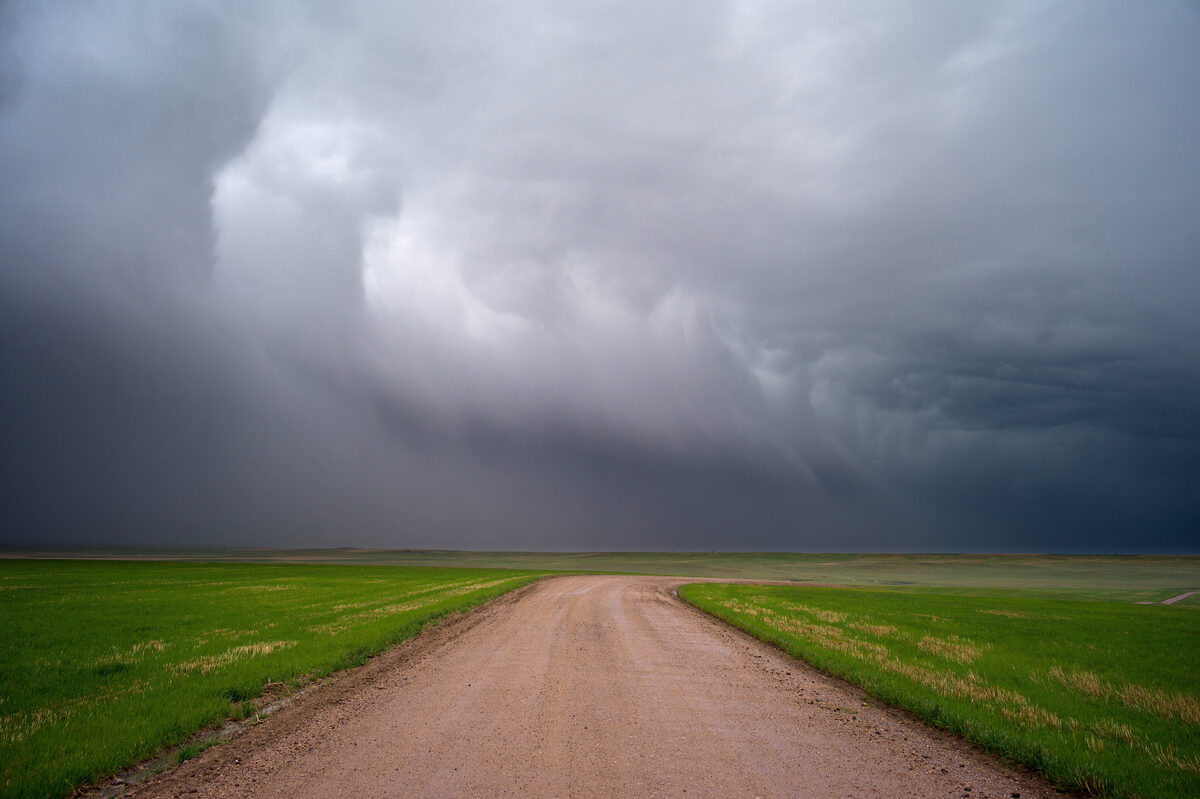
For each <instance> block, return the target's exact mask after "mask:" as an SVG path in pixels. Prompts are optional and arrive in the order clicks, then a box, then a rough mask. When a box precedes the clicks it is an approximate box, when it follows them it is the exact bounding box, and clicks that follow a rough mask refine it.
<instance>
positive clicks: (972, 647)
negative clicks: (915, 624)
mask: <svg viewBox="0 0 1200 799" xmlns="http://www.w3.org/2000/svg"><path fill="white" fill-rule="evenodd" d="M987 646H988V645H987V644H984V645H983V646H978V645H977V644H975V643H974V642H973V641H968V640H967V639H965V638H960V637H958V636H957V635H951V636H949V637H947V638H939V637H937V636H934V635H926V636H924V637H923V638H921V640H920V641H919V642H917V647H918V648H919V649H921V650H923V651H925V652H929V653H931V654H934V655H938V656H939V657H944V658H946V659H947V660H953V661H955V662H956V663H970V662H971V661H973V660H975V659H976V658H978V657H979V655H980V653H981V652H982V651H983V650H984V649H987Z"/></svg>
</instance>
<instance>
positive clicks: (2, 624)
mask: <svg viewBox="0 0 1200 799" xmlns="http://www.w3.org/2000/svg"><path fill="white" fill-rule="evenodd" d="M537 576H538V575H536V574H532V573H528V572H513V571H482V570H475V569H440V570H439V569H411V568H397V567H374V568H373V567H367V566H304V565H247V564H225V563H222V564H211V563H154V562H151V563H130V562H89V561H76V562H64V561H57V562H47V561H34V560H0V795H3V796H6V797H61V796H64V795H66V794H69V793H71V792H72V790H73V789H74V787H75V786H77V785H80V784H83V783H86V782H89V781H91V780H93V779H96V778H99V777H102V776H104V775H107V774H112V773H114V772H115V771H117V770H118V769H120V768H122V767H124V766H126V765H129V764H131V763H133V762H136V761H139V760H141V759H144V758H146V757H149V756H151V755H153V754H154V753H155V752H157V751H160V750H161V749H162V748H163V747H166V746H170V745H174V744H178V743H180V742H182V741H184V740H186V739H187V738H188V737H189V736H191V735H192V734H193V733H194V732H196V731H197V730H198V729H201V728H202V727H204V726H206V725H209V724H212V723H214V722H217V721H219V720H221V719H223V718H226V717H229V716H234V717H237V716H239V715H241V714H244V713H246V712H249V711H250V710H251V705H250V704H249V703H248V702H247V700H250V699H252V698H253V697H256V696H258V695H259V694H260V693H261V692H262V690H263V687H264V685H265V684H266V683H268V682H269V681H270V682H286V681H292V680H296V679H299V678H311V677H315V676H319V675H323V674H325V673H328V672H329V671H331V670H334V669H338V668H342V667H345V666H350V665H354V664H356V663H359V662H361V661H362V660H364V659H365V658H366V656H367V655H369V654H373V653H375V652H379V651H381V650H383V649H386V648H387V647H389V646H391V645H392V644H395V643H397V642H399V641H402V640H404V639H406V638H409V637H411V636H413V635H415V634H416V633H417V632H418V631H419V630H420V628H421V627H422V626H423V624H424V623H425V622H427V621H428V620H430V619H433V618H436V617H437V616H439V615H442V614H445V613H447V612H449V611H453V610H458V609H461V608H466V607H469V606H471V605H476V604H478V603H480V602H482V601H484V600H487V599H490V598H492V597H495V596H497V595H499V594H501V593H504V592H505V591H508V590H511V589H513V588H516V587H517V586H520V585H523V584H525V583H528V582H530V581H531V580H533V579H535V578H536V577H537Z"/></svg>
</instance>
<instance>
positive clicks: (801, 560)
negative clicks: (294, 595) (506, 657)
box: [10, 547, 1200, 607]
mask: <svg viewBox="0 0 1200 799" xmlns="http://www.w3.org/2000/svg"><path fill="white" fill-rule="evenodd" d="M10 552H11V553H13V554H19V555H23V556H26V557H52V558H67V557H84V558H99V557H112V558H121V559H137V558H146V559H163V560H201V561H225V562H258V563H282V562H286V563H342V564H358V565H370V566H428V567H436V568H443V569H446V568H467V567H472V568H490V569H525V570H535V571H555V572H585V573H597V572H611V573H625V574H661V575H680V576H686V577H717V578H725V579H728V580H779V581H784V582H792V583H813V584H834V585H847V586H859V587H897V588H902V587H913V588H919V587H926V586H938V587H945V588H955V589H960V590H962V591H965V592H968V593H976V592H978V591H980V590H981V589H1020V590H1022V591H1023V592H1025V593H1026V594H1038V595H1045V596H1047V597H1052V596H1062V597H1071V598H1096V599H1115V600H1122V601H1151V602H1152V601H1161V600H1163V599H1167V598H1169V597H1172V596H1175V595H1178V594H1181V593H1183V592H1185V591H1189V590H1195V589H1200V557H1197V556H1194V555H1193V556H1189V555H1044V554H878V553H865V554H864V553H832V554H830V553H810V552H470V551H458V550H407V549H404V550H398V549H255V548H226V549H192V550H181V549H134V548H110V549H99V548H83V549H79V548H76V549H71V548H62V547H59V548H53V549H40V550H38V549H32V548H25V549H23V550H10ZM1183 604H1185V605H1191V606H1193V607H1200V596H1194V597H1192V598H1190V599H1188V600H1186V601H1185V602H1184V603H1183Z"/></svg>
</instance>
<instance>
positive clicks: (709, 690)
mask: <svg viewBox="0 0 1200 799" xmlns="http://www.w3.org/2000/svg"><path fill="white" fill-rule="evenodd" d="M679 582H681V581H680V580H671V579H661V578H639V577H607V576H580V577H561V578H555V579H551V580H545V581H543V582H541V583H538V584H536V585H534V586H532V587H531V588H528V589H525V590H524V591H522V592H520V593H519V595H517V596H516V597H509V598H505V599H501V600H500V601H499V602H497V603H493V604H492V605H490V606H488V607H486V608H484V609H482V610H481V611H478V612H476V613H473V614H471V615H469V616H467V617H465V618H464V619H461V620H459V621H457V622H454V623H451V624H449V625H444V626H443V627H441V628H436V629H435V630H433V631H432V632H431V634H427V635H423V636H422V637H421V639H419V640H417V641H415V642H411V643H410V644H409V645H406V646H404V647H400V648H399V649H398V650H395V651H393V652H392V653H389V654H388V655H384V656H382V657H380V658H377V659H376V660H374V661H372V662H371V664H369V665H368V666H367V667H365V668H364V669H362V670H360V671H359V672H358V673H355V674H351V675H349V676H347V677H345V678H342V679H341V680H339V681H335V683H334V684H333V685H331V686H326V687H323V688H321V689H318V690H316V691H314V692H312V693H311V694H310V695H308V696H305V697H303V698H301V699H300V700H298V701H296V702H295V703H293V704H292V705H291V706H289V707H287V708H285V709H284V710H282V711H280V712H279V713H278V714H276V715H275V716H273V717H271V718H270V719H268V720H267V721H266V722H264V723H262V724H259V725H257V726H254V727H252V728H250V729H249V730H248V731H247V732H246V733H245V734H243V735H240V736H238V737H237V738H235V739H234V741H233V742H232V743H230V744H228V745H226V746H220V747H215V748H213V749H210V750H208V751H207V752H205V753H204V754H202V755H201V756H200V757H198V758H196V759H195V760H193V761H189V762H188V763H185V764H184V765H183V766H181V767H180V768H178V769H176V770H175V771H173V772H170V773H167V774H164V775H161V776H159V777H158V778H156V779H153V780H151V781H149V782H148V783H146V784H144V785H142V786H140V787H139V788H131V789H130V790H129V792H128V793H129V794H131V795H137V796H140V797H168V796H170V797H174V796H188V797H289V798H290V797H337V796H351V797H355V798H356V799H374V797H516V796H520V797H531V796H532V797H538V796H543V797H592V796H595V797H624V796H628V797H637V796H674V797H681V796H714V797H764V798H765V797H839V798H841V797H900V796H904V797H1015V796H1021V797H1048V796H1054V795H1056V794H1055V792H1054V791H1053V790H1051V789H1049V788H1048V787H1046V786H1045V785H1044V784H1043V783H1041V782H1040V781H1039V780H1037V779H1036V778H1033V777H1031V776H1029V775H1026V774H1021V773H1018V772H1015V771H1012V770H1010V769H1007V768H1004V767H1003V766H1001V765H1000V764H999V763H997V762H996V761H994V760H992V759H990V758H988V757H985V756H983V755H980V754H978V753H976V752H974V751H973V750H971V749H970V748H969V747H967V746H966V745H964V744H962V743H960V742H958V741H955V740H953V739H951V738H949V737H948V736H945V735H942V734H941V733H937V732H934V731H931V730H928V729H926V728H925V727H923V726H922V725H920V724H918V723H916V722H914V721H912V720H910V719H909V718H908V717H906V716H904V715H903V714H900V713H898V712H896V711H892V710H890V709H886V708H881V707H878V706H877V705H876V703H874V702H873V701H868V700H864V697H863V695H862V694H861V693H860V692H859V691H857V690H855V689H853V688H850V687H847V686H845V685H844V684H842V683H840V682H838V681H835V680H831V679H829V678H826V677H823V676H822V675H820V674H818V673H816V672H814V671H812V670H810V669H808V668H807V667H804V666H802V665H801V664H798V663H797V662H796V661H794V660H791V659H790V658H788V657H787V656H785V655H782V654H781V653H778V652H776V651H775V650H773V649H771V648H770V647H767V646H765V645H763V644H760V643H759V642H757V641H754V640H752V639H750V638H749V637H748V636H745V635H743V634H741V633H740V632H737V631H734V630H731V629H729V628H727V627H726V626H724V625H723V624H721V623H719V622H717V621H715V620H713V619H710V618H709V617H707V616H705V615H704V614H702V613H700V612H699V611H697V610H695V609H693V608H690V607H689V606H687V605H685V604H683V603H682V602H681V601H680V600H678V599H677V598H675V597H674V595H673V591H672V588H673V587H674V586H675V585H676V584H678V583H679Z"/></svg>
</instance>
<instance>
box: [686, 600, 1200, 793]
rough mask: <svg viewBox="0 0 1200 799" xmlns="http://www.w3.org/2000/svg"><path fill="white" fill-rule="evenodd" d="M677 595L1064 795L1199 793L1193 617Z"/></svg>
mask: <svg viewBox="0 0 1200 799" xmlns="http://www.w3.org/2000/svg"><path fill="white" fill-rule="evenodd" d="M680 595H681V596H683V597H684V598H685V599H687V600H688V601H689V602H692V603H693V604H695V605H697V606H698V607H700V608H701V609H703V610H706V611H708V612H710V613H713V614H715V615H717V616H719V617H721V618H723V619H725V620H727V621H729V622H731V623H733V624H735V625H736V626H738V627H741V628H743V629H745V630H747V631H748V632H750V633H752V634H754V635H756V636H757V637H759V638H762V639H764V640H767V641H770V642H773V643H775V644H778V645H779V646H781V647H782V648H784V649H785V650H787V651H788V652H790V653H792V654H793V655H796V656H798V657H801V658H804V659H805V660H808V661H809V662H811V663H812V664H813V665H815V666H817V667H818V668H820V669H823V670H825V671H828V672H831V673H833V674H837V675H840V676H843V677H846V678H848V679H850V680H852V681H853V682H856V683H858V684H859V685H862V686H863V687H864V688H866V690H867V691H868V692H869V693H871V694H873V695H875V696H878V697H880V698H881V699H884V700H885V701H887V702H890V703H892V704H895V705H898V706H900V707H903V708H906V709H908V710H910V711H912V712H914V713H916V714H917V715H918V716H920V717H921V718H924V719H926V720H927V721H929V722H932V723H934V724H936V725H938V726H941V727H944V728H947V729H950V730H952V731H954V732H956V733H959V734H962V735H964V736H966V737H967V738H969V739H971V740H973V741H975V742H976V743H978V744H980V745H982V746H984V747H985V748H987V749H990V750H992V751H996V752H998V753H1000V754H1003V755H1005V756H1007V757H1010V758H1012V759H1014V760H1017V761H1019V762H1022V763H1025V764H1027V765H1029V766H1031V767H1033V768H1036V769H1038V770H1040V771H1042V772H1043V773H1044V774H1046V775H1047V776H1048V777H1049V778H1050V779H1052V780H1054V781H1055V782H1057V783H1059V784H1061V785H1064V786H1066V787H1070V788H1075V789H1079V790H1083V791H1085V792H1089V793H1093V794H1097V795H1105V796H1114V797H1135V796H1137V797H1147V798H1149V797H1164V799H1165V797H1180V796H1200V702H1198V700H1197V697H1198V696H1200V669H1198V668H1197V666H1198V665H1200V661H1198V660H1197V654H1196V653H1197V652H1200V616H1198V615H1197V613H1196V611H1195V610H1191V609H1188V608H1173V607H1172V608H1168V607H1155V606H1138V605H1127V604H1120V603H1103V602H1079V601H1070V600H1038V599H1027V598H1023V597H1019V596H1016V595H1014V596H1012V597H1008V598H1005V597H999V596H996V595H994V594H993V595H992V596H988V597H965V596H948V595H946V594H940V595H939V594H924V593H911V592H904V593H900V592H892V591H859V590H845V589H827V588H826V589H820V588H790V587H776V586H745V585H737V586H735V585H715V584H698V585H688V586H684V587H683V588H681V589H680Z"/></svg>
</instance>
